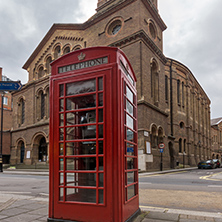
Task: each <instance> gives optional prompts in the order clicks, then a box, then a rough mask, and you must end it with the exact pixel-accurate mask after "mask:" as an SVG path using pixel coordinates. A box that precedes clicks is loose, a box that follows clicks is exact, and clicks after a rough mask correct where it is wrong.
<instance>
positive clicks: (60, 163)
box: [59, 159, 64, 170]
mask: <svg viewBox="0 0 222 222" xmlns="http://www.w3.org/2000/svg"><path fill="white" fill-rule="evenodd" d="M59 165H60V167H59V170H64V161H63V159H59Z"/></svg>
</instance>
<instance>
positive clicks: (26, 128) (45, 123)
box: [11, 119, 49, 133]
mask: <svg viewBox="0 0 222 222" xmlns="http://www.w3.org/2000/svg"><path fill="white" fill-rule="evenodd" d="M42 126H49V119H47V120H44V122H41V121H40V122H37V123H35V124H32V125H30V126H24V127H22V126H21V127H19V128H17V129H12V130H11V133H15V132H19V131H24V130H29V129H32V128H36V127H42Z"/></svg>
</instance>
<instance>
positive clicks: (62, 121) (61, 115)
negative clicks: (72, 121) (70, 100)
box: [59, 113, 64, 126]
mask: <svg viewBox="0 0 222 222" xmlns="http://www.w3.org/2000/svg"><path fill="white" fill-rule="evenodd" d="M59 116H60V118H59V119H60V123H59V126H64V114H63V113H62V114H60V115H59Z"/></svg>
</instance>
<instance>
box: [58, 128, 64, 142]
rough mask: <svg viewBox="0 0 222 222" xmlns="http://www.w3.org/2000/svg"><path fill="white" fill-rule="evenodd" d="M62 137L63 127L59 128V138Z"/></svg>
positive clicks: (61, 138)
mask: <svg viewBox="0 0 222 222" xmlns="http://www.w3.org/2000/svg"><path fill="white" fill-rule="evenodd" d="M63 138H64V129H63V128H60V129H59V139H60V140H63Z"/></svg>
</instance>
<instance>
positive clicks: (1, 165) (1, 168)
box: [0, 93, 4, 172]
mask: <svg viewBox="0 0 222 222" xmlns="http://www.w3.org/2000/svg"><path fill="white" fill-rule="evenodd" d="M3 98H4V93H2V103H1V141H0V172H3V159H2V140H3V138H2V137H3Z"/></svg>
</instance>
